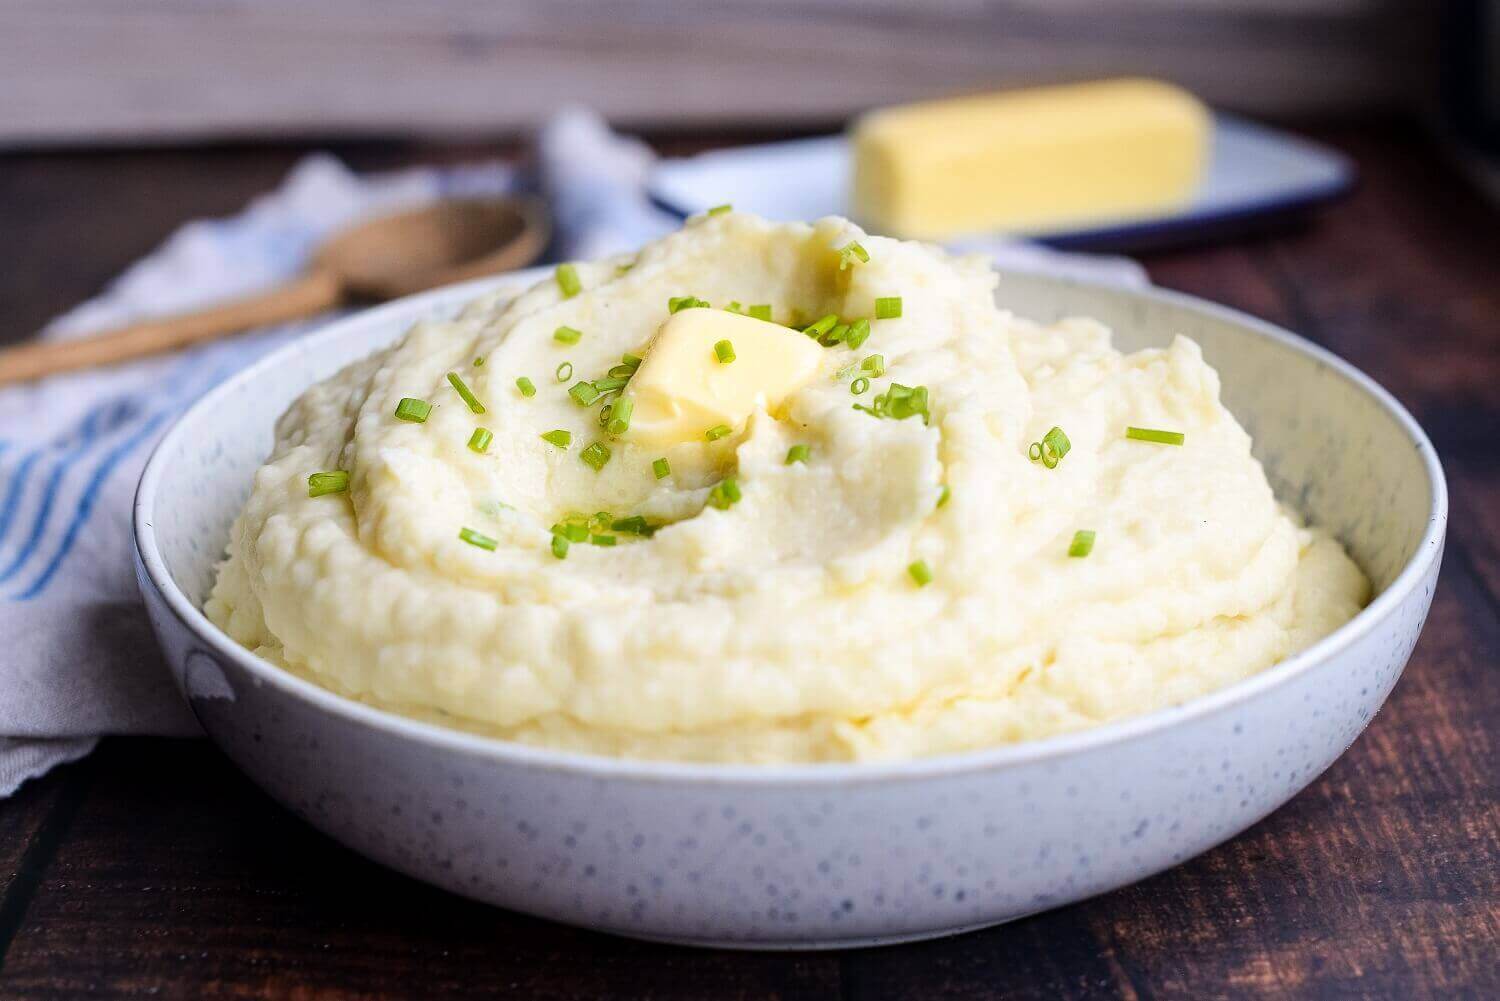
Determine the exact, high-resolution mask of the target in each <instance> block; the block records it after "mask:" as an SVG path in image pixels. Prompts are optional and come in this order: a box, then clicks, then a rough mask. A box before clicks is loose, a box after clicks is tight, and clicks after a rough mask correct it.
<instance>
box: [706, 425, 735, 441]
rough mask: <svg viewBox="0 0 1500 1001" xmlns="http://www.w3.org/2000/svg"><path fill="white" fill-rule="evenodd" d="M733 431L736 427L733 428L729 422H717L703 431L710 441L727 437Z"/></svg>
mask: <svg viewBox="0 0 1500 1001" xmlns="http://www.w3.org/2000/svg"><path fill="white" fill-rule="evenodd" d="M733 433H734V429H733V428H731V427H730V426H729V425H728V424H715V425H714V426H713V427H711V428H709V429H708V430H707V431H705V432H703V437H705V438H707V439H708V440H709V441H718V440H719V439H720V438H727V437H729V435H731V434H733Z"/></svg>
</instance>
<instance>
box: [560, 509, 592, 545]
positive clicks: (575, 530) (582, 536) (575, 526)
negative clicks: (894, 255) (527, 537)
mask: <svg viewBox="0 0 1500 1001" xmlns="http://www.w3.org/2000/svg"><path fill="white" fill-rule="evenodd" d="M568 517H570V518H572V517H575V516H574V515H569V516H568ZM576 517H583V516H582V515H578V516H576ZM552 534H553V535H556V536H560V537H561V538H564V539H567V540H568V541H569V542H586V541H588V537H589V526H588V523H587V522H583V523H579V522H576V521H560V522H558V523H557V524H556V525H553V526H552Z"/></svg>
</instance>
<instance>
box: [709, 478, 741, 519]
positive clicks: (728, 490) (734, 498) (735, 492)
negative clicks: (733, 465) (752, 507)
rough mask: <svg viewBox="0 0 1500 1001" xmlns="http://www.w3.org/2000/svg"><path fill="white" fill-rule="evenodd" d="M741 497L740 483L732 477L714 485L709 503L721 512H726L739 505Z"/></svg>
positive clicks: (710, 492)
mask: <svg viewBox="0 0 1500 1001" xmlns="http://www.w3.org/2000/svg"><path fill="white" fill-rule="evenodd" d="M741 496H742V495H741V494H740V485H739V483H738V482H736V481H735V478H734V477H733V476H730V477H728V478H727V479H723V480H720V481H719V482H718V483H716V484H714V488H713V489H712V490H710V491H709V492H708V503H709V504H710V505H712V506H713V507H716V508H718V509H719V510H720V511H726V510H728V509H729V508H731V507H733V506H734V505H735V504H737V503H739V500H740V497H741Z"/></svg>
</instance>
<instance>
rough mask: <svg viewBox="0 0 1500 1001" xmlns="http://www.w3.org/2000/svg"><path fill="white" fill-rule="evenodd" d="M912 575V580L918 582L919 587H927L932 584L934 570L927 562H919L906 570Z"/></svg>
mask: <svg viewBox="0 0 1500 1001" xmlns="http://www.w3.org/2000/svg"><path fill="white" fill-rule="evenodd" d="M906 572H907V573H909V574H911V579H912V580H914V581H916V582H917V586H918V587H926V586H927V585H928V584H931V583H932V568H931V567H929V566H928V565H927V561H926V560H917V561H916V562H915V563H912V564H911V565H910V566H908V567H907V568H906Z"/></svg>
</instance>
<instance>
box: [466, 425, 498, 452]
mask: <svg viewBox="0 0 1500 1001" xmlns="http://www.w3.org/2000/svg"><path fill="white" fill-rule="evenodd" d="M494 437H495V436H494V435H492V434H490V429H489V428H475V429H474V433H473V434H471V435H469V448H470V449H472V450H473V451H475V452H478V453H480V454H481V455H483V454H484V452H485V450H486V449H488V448H489V447H490V442H491V441H492V440H493V439H494Z"/></svg>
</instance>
